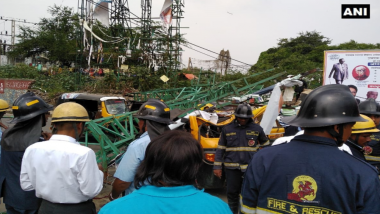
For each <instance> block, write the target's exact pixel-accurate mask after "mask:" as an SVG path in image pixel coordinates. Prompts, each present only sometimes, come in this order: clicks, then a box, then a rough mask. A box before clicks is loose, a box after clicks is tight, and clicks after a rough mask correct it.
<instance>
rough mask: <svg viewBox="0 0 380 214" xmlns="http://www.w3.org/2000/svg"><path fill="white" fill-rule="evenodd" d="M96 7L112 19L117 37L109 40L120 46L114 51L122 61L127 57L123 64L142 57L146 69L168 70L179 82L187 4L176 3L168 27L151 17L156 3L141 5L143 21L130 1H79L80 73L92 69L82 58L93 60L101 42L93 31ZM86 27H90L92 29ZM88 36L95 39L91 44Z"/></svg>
mask: <svg viewBox="0 0 380 214" xmlns="http://www.w3.org/2000/svg"><path fill="white" fill-rule="evenodd" d="M169 2H171V1H169ZM109 4H110V5H109ZM165 4H166V1H165ZM94 6H95V7H97V9H98V10H103V12H106V14H107V15H108V17H109V20H107V21H108V23H109V29H110V30H111V32H112V34H113V35H112V36H109V38H113V39H115V41H112V42H113V43H118V44H119V45H118V46H120V47H118V49H117V50H112V51H114V52H115V54H116V55H118V56H119V57H125V58H123V61H122V62H126V64H128V57H131V56H135V55H136V54H135V53H138V56H139V60H138V61H139V62H140V64H141V65H142V66H146V67H149V68H151V70H152V71H154V70H157V69H158V68H161V69H164V70H165V73H166V75H167V76H168V77H169V78H170V79H171V80H172V81H171V82H173V83H175V82H176V79H177V76H178V75H177V74H178V71H179V69H180V67H181V51H182V49H181V42H183V41H184V40H183V38H182V35H181V31H180V30H181V19H182V18H184V17H183V13H184V10H183V8H184V0H173V1H172V3H171V6H170V7H171V8H170V9H171V10H170V11H171V18H170V20H171V22H170V23H169V24H167V25H165V26H163V25H162V24H161V23H159V22H157V21H154V19H160V18H158V17H157V18H154V17H152V16H151V15H152V14H151V11H152V0H142V1H141V17H138V16H137V15H135V13H133V12H131V11H130V9H129V6H128V0H112V1H106V0H100V1H98V2H95V1H93V0H78V13H79V15H80V20H81V26H80V29H79V31H78V39H77V40H78V46H79V47H80V48H78V53H77V56H78V57H77V69H79V70H80V69H85V68H87V67H91V63H90V60H86V61H88V63H87V64H86V63H85V61H84V60H83V57H82V56H84V55H87V56H86V57H87V59H88V57H91V56H90V55H91V53H92V54H94V51H93V50H92V48H93V47H92V44H93V40H100V38H99V37H97V36H95V35H93V32H92V31H91V29H92V24H93V23H94V21H93V20H94V17H93V14H94V12H95V11H94V10H93V9H92V8H93V7H94ZM132 16H133V17H132ZM86 24H89V27H88V26H87V25H86ZM86 26H87V27H88V28H86ZM89 29H90V30H89ZM133 34H135V35H133ZM137 34H139V37H140V38H139V39H138V42H136V41H135V40H136V37H137ZM88 35H90V37H91V39H88V40H90V41H87V38H88V37H89V36H88ZM93 36H95V38H93ZM103 36H104V35H103ZM107 37H108V36H107ZM86 41H87V42H88V44H87V45H86V44H85V43H86ZM103 42H106V41H103ZM94 49H95V47H94ZM123 55H125V56H123ZM125 59H127V60H125ZM121 64H123V63H118V68H120V66H121Z"/></svg>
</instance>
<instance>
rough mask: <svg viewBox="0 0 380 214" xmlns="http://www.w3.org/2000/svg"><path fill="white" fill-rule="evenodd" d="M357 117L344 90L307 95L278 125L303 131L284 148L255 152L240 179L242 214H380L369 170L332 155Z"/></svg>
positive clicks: (378, 192) (379, 190) (379, 193)
mask: <svg viewBox="0 0 380 214" xmlns="http://www.w3.org/2000/svg"><path fill="white" fill-rule="evenodd" d="M360 121H363V122H364V121H366V120H365V119H364V118H362V117H360V115H359V110H358V107H357V103H356V100H355V98H354V97H353V96H352V95H351V93H350V91H349V89H348V87H347V86H345V85H337V84H334V85H325V86H321V87H319V88H317V89H315V90H314V91H312V92H311V93H310V94H309V95H308V96H307V97H306V99H305V100H304V102H303V104H302V106H301V109H300V111H299V114H298V115H297V116H292V117H289V118H285V119H284V122H286V123H287V124H290V125H293V126H299V127H302V128H304V130H305V134H303V135H299V136H296V137H294V138H293V140H292V141H291V142H290V143H287V144H281V145H278V146H273V147H270V148H266V149H263V150H261V151H259V152H257V153H256V154H255V155H254V156H253V158H252V161H251V163H250V164H249V166H248V168H247V171H246V173H245V177H244V182H243V188H242V193H241V211H242V213H298V214H301V213H330V214H332V213H334V214H343V213H344V214H356V213H363V214H364V213H380V206H379V204H380V180H379V178H378V176H377V170H376V169H375V168H374V167H372V166H371V165H370V164H368V163H366V162H364V161H362V160H360V159H358V158H356V157H354V156H352V155H349V154H347V153H345V152H342V151H340V150H339V149H338V146H341V145H342V144H343V142H345V141H346V140H347V139H348V137H349V136H350V135H351V130H352V126H353V125H354V124H355V122H360Z"/></svg>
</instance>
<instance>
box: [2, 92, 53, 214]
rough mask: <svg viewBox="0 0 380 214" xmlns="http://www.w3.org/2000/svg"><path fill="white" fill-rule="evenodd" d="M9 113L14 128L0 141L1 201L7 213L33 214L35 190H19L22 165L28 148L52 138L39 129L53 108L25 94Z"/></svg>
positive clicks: (37, 98) (31, 94)
mask: <svg viewBox="0 0 380 214" xmlns="http://www.w3.org/2000/svg"><path fill="white" fill-rule="evenodd" d="M12 110H13V115H14V118H13V120H12V121H11V123H16V124H15V125H14V126H13V127H12V128H9V129H7V130H6V131H5V132H4V133H3V136H2V139H1V165H0V198H1V197H3V201H4V203H5V207H6V209H7V213H10V214H13V213H28V214H35V213H37V212H38V208H39V206H40V203H41V199H40V198H37V197H36V193H35V191H34V190H33V191H24V190H22V189H21V184H20V171H21V161H22V157H23V155H24V152H25V150H26V148H28V146H30V145H32V144H34V143H36V142H38V141H42V140H44V139H45V140H47V139H48V138H50V137H51V133H49V134H48V133H45V132H42V127H44V126H45V125H46V121H47V115H48V113H49V111H50V110H53V106H51V105H49V104H47V103H46V102H45V101H44V100H42V99H41V98H39V97H37V96H35V95H34V94H33V93H32V92H27V93H25V94H23V95H21V96H19V97H18V98H17V99H16V100H15V101H14V103H13V106H12ZM41 135H42V136H41ZM41 137H42V139H41Z"/></svg>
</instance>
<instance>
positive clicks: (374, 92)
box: [367, 91, 378, 100]
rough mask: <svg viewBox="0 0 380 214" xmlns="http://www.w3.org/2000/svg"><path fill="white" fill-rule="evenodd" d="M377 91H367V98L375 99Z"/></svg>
mask: <svg viewBox="0 0 380 214" xmlns="http://www.w3.org/2000/svg"><path fill="white" fill-rule="evenodd" d="M377 95H378V92H377V91H368V92H367V99H369V98H372V99H375V100H376V99H377Z"/></svg>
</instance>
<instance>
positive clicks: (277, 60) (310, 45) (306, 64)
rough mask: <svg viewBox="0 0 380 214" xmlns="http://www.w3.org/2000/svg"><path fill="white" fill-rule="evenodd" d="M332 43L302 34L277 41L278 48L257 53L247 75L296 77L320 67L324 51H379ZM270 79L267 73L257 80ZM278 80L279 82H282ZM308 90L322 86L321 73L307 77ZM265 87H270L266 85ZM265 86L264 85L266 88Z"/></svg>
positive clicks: (314, 34) (366, 46) (375, 46)
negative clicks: (262, 72) (273, 70)
mask: <svg viewBox="0 0 380 214" xmlns="http://www.w3.org/2000/svg"><path fill="white" fill-rule="evenodd" d="M330 43H331V40H330V39H329V38H327V37H325V36H323V35H321V34H320V33H319V32H316V31H312V32H305V33H303V32H301V33H299V36H298V37H296V38H289V39H286V38H283V39H279V42H278V43H277V47H273V48H269V49H268V50H267V51H264V52H262V53H261V54H260V57H259V60H258V61H257V63H256V64H255V65H253V66H252V67H251V69H250V73H252V72H258V71H264V70H267V69H270V68H276V72H282V71H286V72H287V74H292V75H297V74H300V73H304V72H306V71H309V70H312V69H315V68H320V69H322V68H323V60H324V51H326V50H366V49H379V48H380V43H378V44H363V43H357V42H355V41H354V40H351V41H349V42H346V43H342V44H340V45H335V46H330V45H329V44H330ZM266 77H269V74H266V75H263V76H261V77H260V78H261V79H263V78H266ZM281 79H282V78H279V79H278V80H281ZM308 79H309V80H311V79H313V81H311V82H310V83H309V85H310V86H309V87H310V88H315V87H318V86H320V85H321V82H322V72H316V73H313V74H312V75H309V76H308ZM267 85H270V83H268V84H267ZM267 85H266V86H267Z"/></svg>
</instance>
